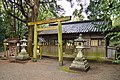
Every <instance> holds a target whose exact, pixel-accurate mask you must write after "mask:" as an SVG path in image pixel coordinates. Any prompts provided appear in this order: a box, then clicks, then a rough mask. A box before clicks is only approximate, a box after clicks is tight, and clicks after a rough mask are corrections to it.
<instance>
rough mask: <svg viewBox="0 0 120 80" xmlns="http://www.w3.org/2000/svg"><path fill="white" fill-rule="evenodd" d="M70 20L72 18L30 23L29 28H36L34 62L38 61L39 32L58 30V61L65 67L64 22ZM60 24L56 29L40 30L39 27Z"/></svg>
mask: <svg viewBox="0 0 120 80" xmlns="http://www.w3.org/2000/svg"><path fill="white" fill-rule="evenodd" d="M68 20H70V17H63V18H55V19H50V20H42V21H37V22H29V23H28V26H33V27H34V47H33V61H37V38H38V37H37V32H38V31H43V30H53V29H57V30H58V54H59V55H58V57H59V58H58V60H59V64H60V65H63V47H62V24H61V22H62V21H68ZM55 22H57V23H58V26H54V27H47V28H38V27H37V26H38V25H42V24H49V23H55Z"/></svg>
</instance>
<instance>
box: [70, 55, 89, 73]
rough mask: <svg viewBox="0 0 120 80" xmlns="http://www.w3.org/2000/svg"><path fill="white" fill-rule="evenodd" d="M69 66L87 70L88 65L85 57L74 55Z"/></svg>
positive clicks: (73, 68)
mask: <svg viewBox="0 0 120 80" xmlns="http://www.w3.org/2000/svg"><path fill="white" fill-rule="evenodd" d="M69 68H70V69H71V70H79V71H88V70H89V68H90V66H89V64H88V62H87V60H86V59H85V58H83V57H82V58H79V57H76V58H75V60H74V61H73V63H72V64H71V66H70V67H69Z"/></svg>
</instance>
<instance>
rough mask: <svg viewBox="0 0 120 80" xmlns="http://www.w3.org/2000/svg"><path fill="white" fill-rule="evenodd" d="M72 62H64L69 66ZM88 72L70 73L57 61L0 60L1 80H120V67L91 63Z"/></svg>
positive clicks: (45, 59)
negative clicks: (61, 67) (14, 61)
mask: <svg viewBox="0 0 120 80" xmlns="http://www.w3.org/2000/svg"><path fill="white" fill-rule="evenodd" d="M70 64H71V61H64V66H69V65H70ZM89 64H90V66H91V69H90V70H89V71H88V72H79V74H78V73H69V72H65V71H63V70H60V69H59V67H60V66H59V65H58V61H57V60H56V59H48V58H43V59H42V60H38V62H32V61H31V60H29V61H20V62H16V63H13V62H11V63H10V62H9V61H8V60H0V80H120V65H113V64H105V63H91V62H90V63H89Z"/></svg>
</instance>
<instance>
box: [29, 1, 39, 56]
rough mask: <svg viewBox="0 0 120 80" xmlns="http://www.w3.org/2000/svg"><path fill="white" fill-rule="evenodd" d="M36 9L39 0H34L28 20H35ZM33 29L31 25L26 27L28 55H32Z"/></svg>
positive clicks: (37, 8)
mask: <svg viewBox="0 0 120 80" xmlns="http://www.w3.org/2000/svg"><path fill="white" fill-rule="evenodd" d="M38 11H39V0H34V7H33V10H32V16H31V19H30V22H34V21H37V18H38ZM33 31H34V27H33V26H30V27H28V47H27V50H28V54H29V55H30V56H32V55H33V45H32V44H33V37H34V35H33Z"/></svg>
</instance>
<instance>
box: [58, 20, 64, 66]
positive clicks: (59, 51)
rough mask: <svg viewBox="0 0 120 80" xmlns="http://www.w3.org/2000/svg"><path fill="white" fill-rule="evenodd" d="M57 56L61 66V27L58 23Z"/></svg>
mask: <svg viewBox="0 0 120 80" xmlns="http://www.w3.org/2000/svg"><path fill="white" fill-rule="evenodd" d="M58 55H59V65H60V66H62V65H63V47H62V25H61V22H60V21H58Z"/></svg>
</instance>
